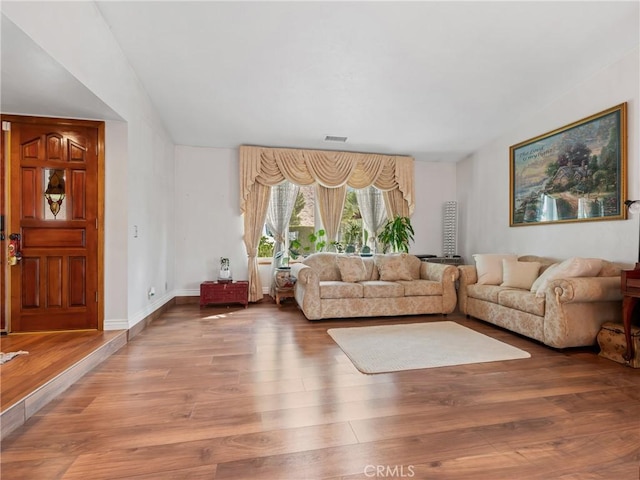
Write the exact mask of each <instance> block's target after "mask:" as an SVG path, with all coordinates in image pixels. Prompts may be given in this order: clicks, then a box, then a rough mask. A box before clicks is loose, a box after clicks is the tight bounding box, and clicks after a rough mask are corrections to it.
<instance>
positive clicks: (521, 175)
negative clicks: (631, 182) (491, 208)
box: [509, 103, 627, 227]
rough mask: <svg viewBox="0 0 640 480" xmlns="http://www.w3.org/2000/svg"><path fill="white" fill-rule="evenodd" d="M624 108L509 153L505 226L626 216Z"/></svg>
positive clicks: (625, 110) (544, 137)
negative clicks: (507, 204) (508, 217)
mask: <svg viewBox="0 0 640 480" xmlns="http://www.w3.org/2000/svg"><path fill="white" fill-rule="evenodd" d="M626 141H627V104H626V103H623V104H620V105H617V106H615V107H612V108H610V109H608V110H605V111H603V112H600V113H597V114H595V115H592V116H590V117H587V118H585V119H583V120H579V121H577V122H574V123H572V124H570V125H567V126H566V127H562V128H558V129H556V130H553V131H552V132H549V133H545V134H543V135H540V136H538V137H535V138H532V139H530V140H526V141H524V142H521V143H518V144H517V145H513V146H511V147H510V149H509V154H510V155H509V157H510V166H509V167H510V168H509V173H510V182H511V183H510V188H509V197H510V198H509V207H510V208H509V210H510V219H509V225H510V226H512V227H515V226H523V225H540V224H549V223H558V222H583V221H593V220H620V219H624V218H626V209H625V208H624V200H625V195H626V186H627V178H626V165H627V145H626Z"/></svg>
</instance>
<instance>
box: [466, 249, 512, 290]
mask: <svg viewBox="0 0 640 480" xmlns="http://www.w3.org/2000/svg"><path fill="white" fill-rule="evenodd" d="M473 258H474V259H475V261H476V271H477V272H478V284H480V285H500V284H501V283H502V260H504V259H507V260H512V261H516V260H518V256H517V255H516V254H511V253H485V254H476V255H473Z"/></svg>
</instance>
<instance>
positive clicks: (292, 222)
mask: <svg viewBox="0 0 640 480" xmlns="http://www.w3.org/2000/svg"><path fill="white" fill-rule="evenodd" d="M285 183H288V182H285ZM278 187H281V191H275V190H274V189H272V197H271V202H272V203H271V204H270V206H269V208H270V213H269V214H268V215H267V217H268V219H267V221H266V223H265V226H264V234H263V235H262V238H261V240H260V246H259V247H258V256H259V257H272V256H273V253H274V248H278V249H279V250H287V249H288V250H289V252H290V254H291V257H292V258H295V257H297V256H298V255H307V254H310V253H313V252H315V251H321V250H329V251H338V252H347V253H352V252H353V253H356V252H360V251H361V249H362V247H363V246H364V245H367V246H368V247H369V248H370V249H371V250H374V251H375V248H376V242H375V237H376V233H377V232H379V231H380V229H381V228H382V225H384V222H385V221H386V210H385V207H384V201H383V196H382V192H381V191H380V190H378V189H377V188H375V187H368V188H364V189H362V190H355V189H353V188H351V187H349V188H347V194H346V198H345V203H344V209H343V213H342V218H341V221H340V229H339V232H338V238H337V240H336V243H335V244H334V245H331V246H330V245H327V243H326V236H325V235H324V230H323V226H322V222H321V219H320V215H319V214H318V213H317V210H316V202H315V188H314V186H313V185H306V186H300V187H299V188H298V191H297V194H296V196H295V200H294V203H293V206H291V205H290V203H289V202H290V201H291V197H287V198H285V197H286V195H284V194H283V191H285V190H287V189H288V188H291V187H292V186H291V184H289V186H286V185H285V184H282V185H281V186H280V185H279V186H277V187H273V188H278ZM287 208H291V215H290V217H289V229H288V238H287V239H286V245H288V247H286V246H285V242H280V243H278V242H277V241H276V237H277V235H276V234H275V232H274V230H277V226H275V225H276V223H274V222H276V219H278V218H279V216H280V214H281V213H282V211H285V210H286V209H287ZM361 208H362V209H363V212H361ZM363 214H364V215H363ZM269 218H270V219H271V220H269ZM282 220H284V219H282ZM270 222H271V225H274V228H273V229H272V228H270V227H269V224H270ZM282 227H284V225H282Z"/></svg>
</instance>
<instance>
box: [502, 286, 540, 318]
mask: <svg viewBox="0 0 640 480" xmlns="http://www.w3.org/2000/svg"><path fill="white" fill-rule="evenodd" d="M544 302H545V299H544V297H543V298H540V297H536V295H535V294H534V293H531V292H530V291H528V290H521V289H511V288H509V289H504V290H501V291H500V292H499V293H498V303H499V304H500V305H502V306H504V307H508V308H513V309H515V310H520V311H522V312H527V313H530V314H532V315H537V316H538V317H544Z"/></svg>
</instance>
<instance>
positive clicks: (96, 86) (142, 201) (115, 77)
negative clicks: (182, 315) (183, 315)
mask: <svg viewBox="0 0 640 480" xmlns="http://www.w3.org/2000/svg"><path fill="white" fill-rule="evenodd" d="M2 13H3V15H6V16H7V17H8V18H9V19H10V20H11V21H12V22H13V23H14V24H15V25H16V26H17V27H18V28H20V29H21V30H22V31H24V32H25V33H26V34H27V35H28V36H29V37H31V39H33V41H34V42H35V43H37V44H38V45H39V46H40V47H41V48H42V49H43V50H44V51H45V52H47V54H48V55H50V56H51V57H52V58H53V59H55V60H56V61H57V62H58V63H59V64H60V65H61V66H62V67H64V68H65V69H66V70H67V71H68V72H69V73H70V74H71V75H73V76H74V77H75V78H77V79H78V81H80V82H81V83H82V84H83V85H85V86H86V88H88V89H89V90H90V91H91V92H92V93H93V94H94V95H95V96H96V97H98V98H99V99H100V100H102V101H103V102H104V103H105V104H106V105H108V106H109V107H110V108H111V109H113V110H114V111H115V112H117V114H118V115H119V116H120V117H121V118H123V119H124V120H125V122H124V123H123V124H117V122H116V123H108V124H106V129H105V130H106V135H108V136H109V138H107V139H106V140H105V141H106V148H105V170H106V171H105V176H106V183H105V252H104V255H105V320H104V325H105V329H121V328H131V327H132V326H134V325H135V324H136V323H138V322H140V321H141V320H143V319H144V318H145V317H146V316H147V315H149V314H151V313H152V312H153V311H154V310H156V309H157V308H159V307H160V306H161V305H162V304H163V303H165V302H166V301H169V300H170V299H171V298H172V296H173V294H172V289H173V288H174V263H173V258H174V255H175V229H174V228H173V226H174V221H175V219H174V204H173V199H174V196H175V190H174V176H173V172H174V145H173V142H172V140H171V138H170V136H169V135H168V134H167V132H166V129H165V128H164V125H163V124H162V121H161V119H160V117H159V115H158V114H157V112H156V111H155V108H154V106H153V104H152V103H151V101H150V100H149V97H148V95H147V93H146V92H145V91H144V89H143V88H142V87H141V85H140V83H139V81H138V79H137V77H136V75H135V73H134V71H133V69H132V68H131V65H130V64H129V62H128V61H127V59H126V57H125V56H124V54H123V53H122V50H121V48H120V46H119V45H118V43H117V42H116V40H115V38H114V37H113V35H112V33H111V30H110V29H109V27H108V25H107V24H106V23H105V21H104V19H103V17H102V16H101V15H100V12H99V11H98V8H97V6H96V4H95V3H94V2H4V3H3V5H2ZM61 26H62V27H61ZM94 119H95V120H100V119H99V118H94ZM125 129H126V133H125V131H124V130H125ZM110 262H113V263H110ZM125 272H126V273H125ZM125 276H126V279H125ZM151 287H154V290H155V295H153V296H150V295H149V289H150V288H151Z"/></svg>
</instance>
